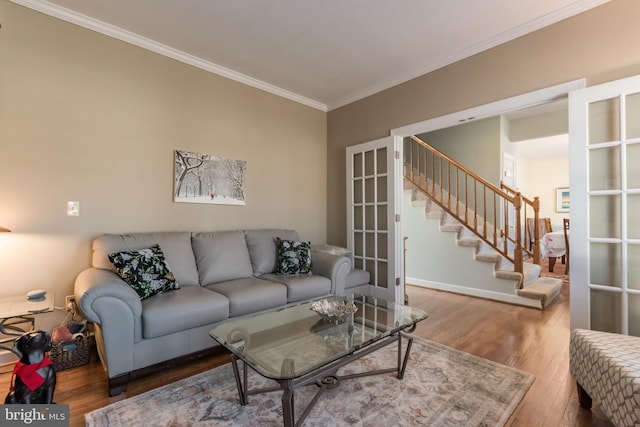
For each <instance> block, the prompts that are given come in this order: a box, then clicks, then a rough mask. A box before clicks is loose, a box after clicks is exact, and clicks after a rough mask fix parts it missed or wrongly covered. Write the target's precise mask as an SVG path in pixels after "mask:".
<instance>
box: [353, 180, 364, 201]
mask: <svg viewBox="0 0 640 427" xmlns="http://www.w3.org/2000/svg"><path fill="white" fill-rule="evenodd" d="M362 184H363V183H362V180H361V179H356V180H354V181H353V203H355V204H361V203H362V202H363V201H364V199H363V198H362Z"/></svg>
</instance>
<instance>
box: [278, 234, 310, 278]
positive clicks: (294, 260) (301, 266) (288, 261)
mask: <svg viewBox="0 0 640 427" xmlns="http://www.w3.org/2000/svg"><path fill="white" fill-rule="evenodd" d="M276 248H277V251H278V254H277V258H276V263H277V266H276V274H281V275H286V274H311V242H296V241H294V240H282V239H281V238H279V237H276Z"/></svg>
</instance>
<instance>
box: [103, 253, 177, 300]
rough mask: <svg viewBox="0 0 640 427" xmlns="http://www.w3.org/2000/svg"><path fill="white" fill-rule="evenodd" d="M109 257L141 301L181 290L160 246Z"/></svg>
mask: <svg viewBox="0 0 640 427" xmlns="http://www.w3.org/2000/svg"><path fill="white" fill-rule="evenodd" d="M108 256H109V261H111V263H112V264H113V265H114V266H115V268H116V273H117V274H118V276H120V277H121V278H122V280H124V281H125V282H127V284H128V285H129V286H131V287H132V288H133V290H134V291H136V293H137V294H138V296H140V299H141V300H143V299H147V298H149V297H152V296H154V295H156V294H159V293H161V292H166V291H170V290H173V289H179V288H180V286H179V285H178V283H177V282H176V278H175V276H174V275H173V273H172V272H171V269H169V266H168V265H167V263H166V262H165V259H164V253H163V252H162V249H160V245H157V244H156V245H153V246H152V247H150V248H149V249H141V250H139V251H125V252H115V253H112V254H109V255H108Z"/></svg>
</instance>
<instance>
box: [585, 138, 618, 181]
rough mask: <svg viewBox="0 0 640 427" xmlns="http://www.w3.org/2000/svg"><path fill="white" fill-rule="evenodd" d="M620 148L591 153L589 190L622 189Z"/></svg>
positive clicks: (595, 150) (603, 149) (609, 148)
mask: <svg viewBox="0 0 640 427" xmlns="http://www.w3.org/2000/svg"><path fill="white" fill-rule="evenodd" d="M620 171H621V169H620V146H619V145H618V146H615V147H606V148H597V149H593V150H590V151H589V190H591V191H596V190H619V189H620Z"/></svg>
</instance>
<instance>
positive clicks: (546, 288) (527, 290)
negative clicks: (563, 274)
mask: <svg viewBox="0 0 640 427" xmlns="http://www.w3.org/2000/svg"><path fill="white" fill-rule="evenodd" d="M561 289H562V279H556V278H553V277H540V278H538V279H536V280H534V281H532V282H530V283H528V284H527V285H526V286H524V287H523V288H522V289H518V295H519V296H521V297H525V298H533V299H539V300H540V302H541V304H542V308H545V307H547V306H548V305H549V304H550V303H551V302H552V301H553V300H555V299H556V298H557V297H558V295H560V290H561Z"/></svg>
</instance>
